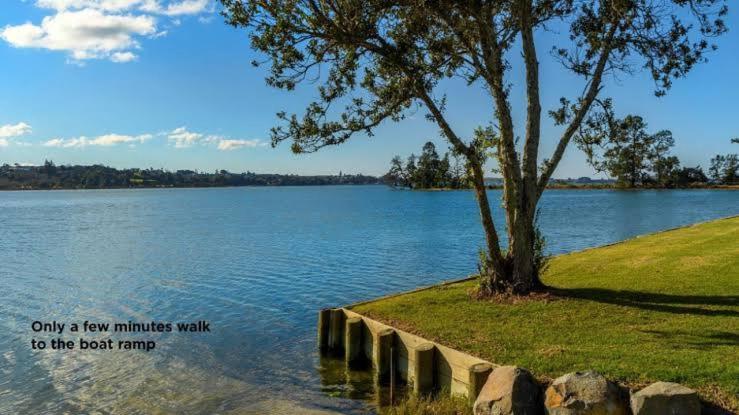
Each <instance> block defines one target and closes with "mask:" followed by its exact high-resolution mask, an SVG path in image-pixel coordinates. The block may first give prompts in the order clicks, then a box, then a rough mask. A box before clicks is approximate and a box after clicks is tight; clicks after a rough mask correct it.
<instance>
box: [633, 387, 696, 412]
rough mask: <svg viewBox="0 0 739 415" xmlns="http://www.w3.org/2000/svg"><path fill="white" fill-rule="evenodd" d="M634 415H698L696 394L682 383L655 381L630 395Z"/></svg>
mask: <svg viewBox="0 0 739 415" xmlns="http://www.w3.org/2000/svg"><path fill="white" fill-rule="evenodd" d="M631 411H632V412H633V413H634V415H652V414H664V415H700V413H701V402H700V399H699V398H698V394H697V393H696V392H695V391H694V390H692V389H690V388H686V387H685V386H683V385H680V384H677V383H670V382H656V383H652V384H651V385H649V386H647V387H646V388H644V389H642V390H640V391H639V392H636V393H634V394H632V395H631Z"/></svg>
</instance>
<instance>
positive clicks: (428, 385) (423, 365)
mask: <svg viewBox="0 0 739 415" xmlns="http://www.w3.org/2000/svg"><path fill="white" fill-rule="evenodd" d="M435 351H436V347H435V346H434V345H433V343H421V344H419V345H418V346H416V347H415V348H413V349H412V353H413V357H412V360H413V367H412V368H411V370H412V371H413V392H414V393H416V394H421V395H426V394H429V393H431V392H432V391H433V390H434V387H435V381H434V373H435V372H436V367H435V366H436V361H435V356H434V354H435Z"/></svg>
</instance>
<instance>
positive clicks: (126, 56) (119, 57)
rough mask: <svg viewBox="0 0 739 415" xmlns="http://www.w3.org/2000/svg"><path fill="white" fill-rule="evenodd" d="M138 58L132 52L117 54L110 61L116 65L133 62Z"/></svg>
mask: <svg viewBox="0 0 739 415" xmlns="http://www.w3.org/2000/svg"><path fill="white" fill-rule="evenodd" d="M136 58H137V56H136V55H135V54H134V53H131V52H115V53H114V54H112V55H111V56H110V60H111V61H113V62H116V63H124V62H131V61H134V60H136Z"/></svg>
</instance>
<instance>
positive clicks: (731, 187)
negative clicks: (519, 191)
mask: <svg viewBox="0 0 739 415" xmlns="http://www.w3.org/2000/svg"><path fill="white" fill-rule="evenodd" d="M335 186H385V185H383V184H380V183H366V184H357V183H344V184H341V183H331V184H302V185H301V184H287V185H244V186H129V187H123V186H120V187H116V186H110V187H53V188H44V187H20V188H0V192H26V191H58V190H143V189H151V190H160V189H224V188H242V187H246V188H265V187H335ZM389 187H390V188H391V189H393V190H409V191H414V192H457V191H463V192H467V191H471V190H472V189H452V188H429V189H407V188H402V189H399V188H393V187H392V186H389ZM485 188H486V189H487V190H503V186H497V185H496V186H486V187H485ZM546 190H616V191H623V192H639V191H646V190H739V185H711V186H689V187H636V188H624V187H616V186H590V185H582V186H580V185H572V186H567V185H556V186H551V187H547V188H546Z"/></svg>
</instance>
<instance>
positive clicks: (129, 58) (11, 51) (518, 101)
mask: <svg viewBox="0 0 739 415" xmlns="http://www.w3.org/2000/svg"><path fill="white" fill-rule="evenodd" d="M217 12H218V9H217V7H216V5H215V4H214V3H213V2H212V0H25V1H24V0H3V2H2V5H1V6H0V62H2V64H0V91H1V92H0V163H11V164H12V163H33V164H39V163H41V162H43V160H44V159H52V160H54V161H55V162H57V164H92V163H103V164H108V165H112V166H116V167H155V168H156V167H163V168H167V169H181V168H188V169H199V170H204V171H210V170H215V169H221V168H223V169H227V170H230V171H236V172H240V171H246V170H249V171H256V172H277V173H298V174H335V173H338V172H339V171H343V172H344V173H360V172H361V173H365V174H381V173H383V172H384V171H385V170H386V169H387V166H388V162H389V160H390V158H392V156H393V155H395V154H400V155H402V156H407V155H408V154H410V153H411V152H416V153H418V151H419V150H420V148H421V146H422V145H423V143H424V142H425V141H428V140H433V141H435V142H436V143H437V145H439V146H440V147H441V148H446V147H447V146H446V144H445V143H444V141H443V140H441V139H439V138H438V137H439V134H438V129H437V127H436V126H435V125H433V124H431V123H429V122H428V121H426V120H425V119H424V117H423V115H424V112H423V111H421V112H419V113H417V114H415V115H413V116H411V117H410V118H409V119H407V120H405V121H402V122H401V123H397V124H396V123H388V124H386V125H383V126H381V127H380V128H379V129H378V130H377V131H376V135H375V136H374V137H371V138H367V137H363V136H357V137H356V138H354V139H353V140H352V141H351V142H349V143H347V144H345V145H343V146H340V147H335V148H328V149H324V150H322V151H321V152H319V153H316V154H311V155H300V156H295V155H293V154H291V153H290V151H289V146H288V145H283V146H280V147H278V148H276V149H273V148H271V147H270V146H268V145H267V142H268V141H269V129H270V127H272V126H273V125H275V123H276V122H277V121H276V118H275V113H276V112H278V111H281V110H286V111H288V112H301V111H302V109H303V108H304V106H305V104H306V103H307V102H309V101H310V100H311V98H313V97H314V96H315V94H316V93H315V89H314V87H315V86H314V85H313V86H312V85H304V86H301V87H299V88H298V90H297V91H295V92H291V93H288V92H284V91H279V90H275V89H272V88H269V87H267V86H266V85H265V84H264V70H263V69H260V68H254V67H252V66H251V65H250V62H251V61H252V60H253V59H255V58H258V56H257V55H255V54H254V53H253V52H252V51H251V50H250V48H249V44H248V39H247V38H246V35H245V33H244V32H243V31H239V30H236V29H234V28H232V27H230V26H226V25H225V24H224V23H223V21H222V18H221V17H220V16H219V15H218V14H217ZM728 25H729V28H730V32H729V33H728V34H727V35H725V36H723V37H722V38H721V39H719V40H718V44H719V50H718V51H717V52H715V53H713V54H712V55H710V61H709V63H707V64H704V65H700V66H699V67H697V68H696V69H695V70H694V71H693V72H691V73H690V74H689V76H688V78H687V79H681V80H678V81H676V82H675V85H674V87H673V89H672V90H671V91H670V92H669V93H668V95H667V96H666V97H663V98H656V97H654V95H653V93H652V92H653V84H652V83H651V81H650V80H649V79H648V77H647V76H646V74H644V73H643V72H638V73H637V74H636V75H635V76H633V77H628V76H625V75H623V76H621V77H620V79H618V80H616V79H609V80H608V83H607V87H606V89H605V91H604V94H603V96H611V97H613V98H614V102H615V106H616V110H617V112H618V113H620V114H626V113H635V114H639V115H642V116H643V117H645V119H646V120H647V122H648V123H649V128H650V130H651V131H657V130H661V129H670V130H672V132H673V134H674V136H675V139H676V146H675V148H674V150H673V152H674V153H675V154H676V155H677V156H678V157H679V158H680V159H681V161H682V164H683V165H687V166H694V165H698V164H700V165H702V166H703V167H704V168H706V167H707V166H708V160H709V159H710V158H711V157H712V156H713V155H715V154H716V153H728V152H736V151H737V147H739V146H737V145H736V144H735V145H733V148H732V145H731V144H730V143H729V140H730V138H732V137H739V120H738V118H739V106H738V105H737V97H739V37H737V33H739V29H737V26H739V18H737V17H736V13H735V12H734V10H731V12H730V15H729V18H728ZM90 28H92V29H91V30H87V29H90ZM551 37H552V35H551V34H549V33H545V32H542V33H537V41H539V42H540V45H539V51H540V59H541V82H542V103H543V107H544V108H545V110H546V109H551V108H553V107H554V106H555V105H556V103H557V101H558V99H559V97H560V96H563V95H564V96H568V97H570V98H574V97H575V96H576V95H578V94H579V92H580V91H581V90H582V82H581V81H580V80H579V79H577V78H575V77H573V76H571V75H569V74H567V73H564V72H563V71H562V70H560V69H559V67H558V66H557V64H556V63H554V62H552V61H551V59H549V57H548V54H547V51H548V49H549V47H550V45H551V44H552V43H551V42H552V41H553V40H552V39H551ZM519 59H520V58H518V56H517V55H515V54H514V55H512V56H511V60H512V63H513V67H514V72H513V74H512V76H511V77H510V79H509V81H510V82H511V83H512V85H513V89H512V107H513V110H514V116H515V117H516V123H517V125H520V124H521V121H522V118H521V115H522V112H523V110H524V108H525V107H524V100H523V93H522V90H521V88H520V85H521V84H522V83H521V80H522V76H521V74H519V73H518V72H516V71H515V69H516V68H517V67H519V64H518V60H519ZM442 90H443V92H446V93H448V110H449V118H450V120H451V122H452V124H453V125H454V126H455V128H456V129H457V130H458V131H459V132H460V133H461V134H462V135H464V136H469V135H470V134H471V132H472V130H473V129H474V128H475V127H476V126H478V125H482V124H487V123H488V122H489V121H490V114H491V112H492V107H491V105H490V102H489V97H487V96H486V95H485V94H484V93H483V92H482V91H480V90H478V89H477V88H475V87H473V88H467V87H465V86H464V84H462V83H461V82H458V81H449V82H446V83H444V84H443V85H442ZM559 131H560V130H559V129H558V128H556V127H554V126H553V125H551V123H550V122H549V121H548V120H544V137H543V139H542V145H541V157H542V158H546V157H549V155H550V154H551V152H552V150H553V148H554V146H555V143H556V140H557V138H558V135H559ZM581 175H590V176H596V175H595V173H594V172H593V170H592V169H591V168H590V167H588V166H587V164H586V162H585V160H584V158H583V156H582V154H580V153H579V151H578V150H577V149H576V148H575V147H574V146H571V147H570V148H569V149H568V152H567V154H566V156H565V158H564V159H563V161H562V163H561V164H560V167H559V169H558V171H557V173H556V174H555V177H576V176H581Z"/></svg>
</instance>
